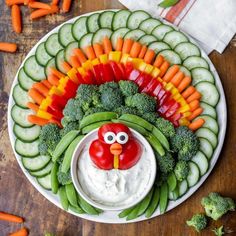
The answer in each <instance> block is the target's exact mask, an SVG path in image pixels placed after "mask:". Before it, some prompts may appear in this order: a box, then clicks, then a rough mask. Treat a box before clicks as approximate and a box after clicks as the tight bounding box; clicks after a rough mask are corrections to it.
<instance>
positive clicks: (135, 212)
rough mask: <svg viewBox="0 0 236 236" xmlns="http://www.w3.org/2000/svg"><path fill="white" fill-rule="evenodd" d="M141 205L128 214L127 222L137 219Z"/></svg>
mask: <svg viewBox="0 0 236 236" xmlns="http://www.w3.org/2000/svg"><path fill="white" fill-rule="evenodd" d="M139 208H140V204H137V205H136V206H135V208H134V209H133V210H132V211H131V212H130V213H129V214H128V216H127V218H126V220H133V219H135V218H137V216H138V212H139Z"/></svg>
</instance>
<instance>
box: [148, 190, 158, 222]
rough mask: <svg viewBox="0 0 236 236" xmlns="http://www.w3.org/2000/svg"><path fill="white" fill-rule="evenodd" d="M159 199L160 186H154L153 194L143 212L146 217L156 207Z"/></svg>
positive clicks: (150, 214) (149, 215)
mask: <svg viewBox="0 0 236 236" xmlns="http://www.w3.org/2000/svg"><path fill="white" fill-rule="evenodd" d="M159 200H160V188H155V190H154V193H153V196H152V200H151V202H150V204H149V206H148V208H147V210H146V212H145V216H146V218H149V217H151V216H152V214H153V213H154V211H155V210H156V209H157V207H158V203H159Z"/></svg>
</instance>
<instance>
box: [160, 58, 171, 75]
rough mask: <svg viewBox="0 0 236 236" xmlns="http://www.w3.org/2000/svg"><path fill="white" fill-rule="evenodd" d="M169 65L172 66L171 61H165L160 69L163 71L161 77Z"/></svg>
mask: <svg viewBox="0 0 236 236" xmlns="http://www.w3.org/2000/svg"><path fill="white" fill-rule="evenodd" d="M169 66H170V63H169V62H168V61H164V62H163V63H162V65H161V66H160V67H159V69H160V71H161V72H160V74H159V76H160V77H162V76H163V75H164V74H165V73H166V71H167V70H168V68H169Z"/></svg>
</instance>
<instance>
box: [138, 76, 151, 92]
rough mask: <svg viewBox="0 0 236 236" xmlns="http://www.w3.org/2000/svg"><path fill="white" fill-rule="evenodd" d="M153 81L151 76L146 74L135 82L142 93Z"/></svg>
mask: <svg viewBox="0 0 236 236" xmlns="http://www.w3.org/2000/svg"><path fill="white" fill-rule="evenodd" d="M151 79H152V76H151V75H148V74H146V73H142V74H140V76H139V77H138V78H137V79H136V80H135V83H136V84H137V85H138V86H139V91H142V90H143V89H144V88H145V87H146V86H147V85H148V83H149V82H150V80H151Z"/></svg>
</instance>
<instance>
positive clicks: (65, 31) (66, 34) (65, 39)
mask: <svg viewBox="0 0 236 236" xmlns="http://www.w3.org/2000/svg"><path fill="white" fill-rule="evenodd" d="M72 26H73V24H70V23H66V24H64V25H63V26H62V27H61V28H60V29H59V31H58V38H59V42H60V44H61V45H62V46H63V47H66V46H67V45H68V44H69V43H71V42H73V41H75V38H74V37H73V34H72Z"/></svg>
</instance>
